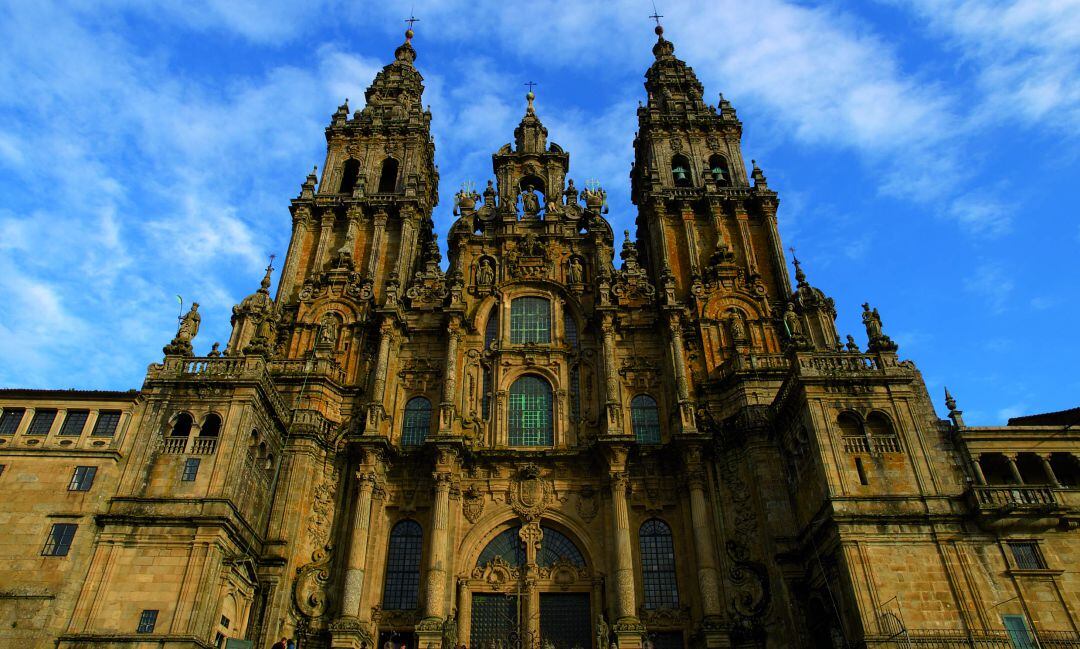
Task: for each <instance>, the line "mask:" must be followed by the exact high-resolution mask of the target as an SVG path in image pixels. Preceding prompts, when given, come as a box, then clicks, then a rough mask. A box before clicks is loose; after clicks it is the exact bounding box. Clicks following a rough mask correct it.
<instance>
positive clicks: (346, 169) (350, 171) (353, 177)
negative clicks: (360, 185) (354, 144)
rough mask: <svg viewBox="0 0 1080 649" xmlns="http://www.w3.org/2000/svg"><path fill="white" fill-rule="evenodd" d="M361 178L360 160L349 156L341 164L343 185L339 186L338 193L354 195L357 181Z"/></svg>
mask: <svg viewBox="0 0 1080 649" xmlns="http://www.w3.org/2000/svg"><path fill="white" fill-rule="evenodd" d="M359 179H360V161H359V160H357V159H356V158H349V159H348V160H346V161H345V164H344V165H342V166H341V186H340V187H339V188H338V193H339V194H348V195H352V193H353V189H355V188H356V181H357V180H359Z"/></svg>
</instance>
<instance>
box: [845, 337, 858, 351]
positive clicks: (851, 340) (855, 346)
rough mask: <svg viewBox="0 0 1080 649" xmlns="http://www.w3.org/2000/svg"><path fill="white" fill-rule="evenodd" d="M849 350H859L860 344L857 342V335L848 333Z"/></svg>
mask: <svg viewBox="0 0 1080 649" xmlns="http://www.w3.org/2000/svg"><path fill="white" fill-rule="evenodd" d="M847 350H848V351H849V352H858V351H859V344H858V343H856V342H855V337H854V336H852V335H851V334H848V335H847Z"/></svg>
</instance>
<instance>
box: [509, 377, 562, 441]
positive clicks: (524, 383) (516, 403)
mask: <svg viewBox="0 0 1080 649" xmlns="http://www.w3.org/2000/svg"><path fill="white" fill-rule="evenodd" d="M551 419H552V416H551V385H550V384H549V383H548V382H547V381H545V380H544V379H542V378H540V377H538V376H523V377H521V378H519V379H518V380H517V381H514V384H513V385H512V386H510V446H551V444H552V443H553V442H554V432H553V429H552V422H551Z"/></svg>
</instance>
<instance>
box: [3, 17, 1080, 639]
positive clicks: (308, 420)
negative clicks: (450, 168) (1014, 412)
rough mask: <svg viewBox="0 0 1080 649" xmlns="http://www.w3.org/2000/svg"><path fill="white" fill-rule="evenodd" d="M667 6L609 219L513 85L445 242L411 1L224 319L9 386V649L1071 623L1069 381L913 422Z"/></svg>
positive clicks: (919, 403)
mask: <svg viewBox="0 0 1080 649" xmlns="http://www.w3.org/2000/svg"><path fill="white" fill-rule="evenodd" d="M657 34H658V39H657V42H656V44H655V46H654V47H653V53H654V55H655V61H654V62H653V64H652V65H651V67H649V69H648V70H647V72H646V74H645V90H646V93H647V101H645V102H644V103H643V104H642V105H641V106H640V107H639V108H638V109H637V116H638V125H639V126H638V132H637V134H636V137H635V140H634V150H635V159H634V165H633V168H632V170H631V174H630V179H629V180H630V183H631V195H632V199H633V202H634V204H635V205H636V207H637V210H638V214H637V223H636V233H635V234H634V236H633V237H631V235H630V233H629V232H625V233H615V232H613V231H612V229H611V227H610V225H609V223H608V221H607V220H606V218H605V213H606V209H607V208H606V200H605V192H604V189H603V188H602V187H599V186H596V185H594V184H589V185H588V186H578V185H575V183H574V181H573V180H572V179H571V178H570V166H569V163H570V154H569V153H568V152H567V151H564V150H563V149H562V148H561V147H560V146H559V145H558V144H556V143H555V142H553V141H550V140H549V137H548V135H549V134H548V131H547V129H546V128H545V127H544V125H543V124H542V122H541V120H540V117H539V116H538V115H537V113H536V110H535V109H534V106H533V99H534V97H533V95H532V93H531V92H530V93H529V95H528V96H527V106H526V108H525V112H524V116H523V117H522V119H521V122H520V123H519V125H518V126H517V128H516V129H515V130H514V133H513V142H511V143H507V144H505V145H503V146H502V147H501V148H499V149H498V150H497V151H495V153H493V155H492V170H493V175H494V177H493V179H492V180H490V181H488V182H487V184H486V187H484V188H483V189H482V191H480V192H477V191H475V190H474V189H472V188H465V189H463V190H462V191H460V192H459V193H458V194H457V195H456V196H455V198H454V205H455V207H454V213H455V216H456V217H457V219H456V221H455V222H454V224H453V226H452V227H451V228H450V230H449V233H448V235H447V236H446V245H445V254H446V257H447V260H446V262H445V263H444V261H443V250H444V249H443V248H442V247H440V244H439V242H438V240H437V236H436V233H435V232H434V226H433V221H432V213H433V210H434V208H435V207H436V204H437V203H438V200H439V197H438V185H439V174H438V170H437V168H436V167H435V163H434V146H435V144H434V141H433V139H432V136H431V133H430V120H431V114H430V113H429V112H427V111H425V110H424V108H423V106H422V103H421V97H422V93H423V84H422V81H423V80H422V77H421V74H420V72H419V71H418V69H417V66H416V57H417V54H416V51H415V49H414V48H413V45H412V43H411V37H412V33H411V32H408V33H407V38H406V41H405V42H404V43H403V44H402V45H401V46H400V47H398V48H397V50H396V51H395V53H394V61H393V62H391V63H390V64H389V65H387V66H386V67H385V68H383V69H382V71H381V72H379V73H378V75H377V76H376V77H375V79H374V81H373V83H372V85H371V86H370V87H369V88H368V89H367V92H366V102H365V106H364V108H363V109H361V110H357V111H355V112H353V113H351V114H350V110H349V107H348V106H347V105H343V106H341V107H339V108H338V110H337V111H336V112H335V113H334V114H333V117H332V118H331V122H330V124H329V126H328V127H327V129H326V140H327V154H326V160H325V163H324V164H323V165H322V175H321V177H319V176H317V175H316V174H314V173H313V174H312V175H310V176H309V177H308V178H307V180H306V181H305V182H304V183H303V185H302V187H301V191H300V194H299V196H298V197H297V198H296V199H294V200H293V201H292V203H291V205H290V211H291V215H292V238H291V243H290V245H289V249H288V254H287V255H286V257H285V260H284V262H283V264H282V268H281V270H280V277H279V280H278V287H277V292H276V295H274V296H271V292H270V286H271V283H272V277H273V272H274V269H273V268H272V267H271V268H267V272H266V276H265V278H264V279H263V281H262V283H261V286H260V288H259V289H258V290H257V291H255V292H254V293H253V294H252V295H251V296H249V297H247V298H245V299H244V300H243V301H242V302H241V303H240V304H238V305H236V306H235V307H234V309H233V316H232V333H231V336H230V339H229V340H228V343H227V345H226V347H225V349H224V350H219V349H218V345H217V344H215V345H214V346H213V348H212V350H210V351H209V352H208V353H207V354H206V355H196V354H195V349H194V346H193V342H192V341H193V339H195V337H196V335H197V333H198V328H199V324H200V323H199V320H200V316H199V313H198V310H197V307H198V305H194V306H193V307H192V309H191V311H190V312H188V314H187V315H186V316H184V318H183V319H182V322H181V325H180V327H179V330H178V332H177V335H176V337H175V339H173V340H172V341H171V342H170V343H169V344H168V345H167V346H166V347H165V349H164V352H165V355H164V359H163V361H162V362H160V363H153V364H152V365H150V367H149V369H148V371H147V376H146V380H145V383H144V384H143V386H142V388H141V390H139V391H131V392H70V391H67V392H65V391H34V390H6V391H0V407H3V415H2V419H0V493H4V494H7V495H8V496H9V497H8V498H6V499H5V503H4V504H3V505H0V520H2V521H4V522H5V523H6V525H5V529H6V530H8V534H7V538H6V540H5V541H4V542H3V545H2V546H0V547H2V549H0V556H2V557H3V558H4V559H5V562H4V566H3V567H0V573H2V576H3V581H4V585H3V586H0V642H3V643H5V644H6V645H7V646H28V647H54V646H59V647H62V648H65V649H75V648H80V649H81V648H91V647H93V648H98V647H132V648H134V647H169V648H181V647H183V648H196V647H200V648H205V647H214V646H229V647H247V646H256V647H268V646H269V645H270V644H271V643H273V642H275V641H276V640H278V639H280V638H282V637H289V638H293V639H295V640H296V641H297V643H298V645H299V646H300V647H334V648H338V649H346V648H348V649H360V648H361V647H365V648H367V649H372V648H374V647H376V646H378V647H386V646H388V643H389V644H390V645H392V646H394V647H402V646H406V647H409V648H410V649H417V648H419V649H440V648H442V649H447V648H449V647H460V646H462V645H464V646H467V647H473V648H475V649H496V648H497V649H541V647H543V648H545V649H546V648H548V647H552V648H554V649H576V648H580V649H610V648H612V647H617V649H640V648H642V647H656V648H658V649H682V648H684V647H685V648H691V647H694V648H706V647H708V648H714V647H770V648H772V647H777V648H779V647H808V648H809V647H813V648H833V647H835V648H840V647H871V646H874V647H886V646H889V647H891V646H912V645H919V646H925V647H995V648H996V647H1003V648H1004V647H1015V648H1026V647H1036V646H1041V647H1050V646H1053V647H1080V636H1078V635H1077V630H1078V626H1077V625H1078V623H1080V619H1078V617H1077V614H1078V612H1080V574H1078V572H1077V570H1078V568H1077V566H1078V563H1080V535H1078V533H1077V532H1076V527H1077V523H1078V522H1080V463H1078V460H1077V457H1078V456H1080V429H1075V428H1073V427H1072V424H1073V423H1075V420H1076V419H1080V412H1073V413H1071V414H1070V413H1068V412H1067V413H1050V414H1047V415H1040V416H1032V417H1028V418H1021V419H1020V420H1017V421H1014V422H1011V425H1009V426H1002V427H995V428H986V427H971V426H967V425H966V424H965V423H964V421H963V418H962V413H961V412H960V411H959V410H958V409H957V407H956V404H955V401H954V400H953V399H952V397H951V396H950V397H949V398H948V401H947V407H948V408H949V417H950V419H949V420H940V419H938V417H937V416H936V415H935V413H934V408H933V405H932V403H931V400H930V397H929V395H928V394H927V390H926V388H925V386H924V384H923V381H922V378H921V376H920V374H919V372H918V370H917V369H916V367H915V365H914V364H913V363H912V362H911V361H908V360H901V359H900V357H899V356H898V355H897V351H898V350H897V345H896V344H895V343H894V342H893V341H892V340H891V339H890V338H889V336H888V335H887V334H886V333H885V330H884V328H883V325H882V318H881V316H880V315H879V314H878V312H877V310H876V309H873V308H872V307H871V306H870V305H869V304H865V305H862V312H863V322H864V323H865V325H866V332H867V339H866V341H865V343H863V344H862V345H861V346H860V343H858V342H856V341H855V340H854V339H853V338H852V337H851V336H847V338H846V340H842V339H841V338H840V337H839V335H838V334H837V331H836V328H835V325H834V321H835V318H836V308H837V307H836V305H835V304H834V302H833V300H832V299H830V298H829V297H827V296H826V294H825V293H824V292H823V291H822V290H820V289H818V288H815V287H814V286H812V285H811V284H810V283H809V281H808V279H807V276H806V274H805V273H804V272H803V270H802V268H801V266H800V264H799V262H798V261H797V260H794V264H795V265H794V268H795V276H794V285H793V284H792V278H791V277H789V274H788V270H787V259H786V258H785V256H784V252H783V246H782V244H781V241H780V236H779V233H778V229H777V206H778V198H777V194H776V192H775V191H773V190H772V189H770V188H769V186H768V183H767V181H766V177H765V174H764V173H763V172H762V170H761V169H760V168H758V167H757V165H756V164H753V165H751V166H750V167H748V166H747V165H746V164H745V160H744V159H743V154H742V149H741V132H742V131H741V129H742V125H741V123H740V121H739V120H738V118H737V116H736V113H735V110H734V108H733V107H732V106H731V104H730V103H729V102H727V101H726V100H724V99H723V98H722V97H721V100H720V102H719V103H718V104H717V105H710V104H707V103H706V102H705V101H704V99H703V96H704V92H703V88H702V85H701V83H700V82H699V81H698V79H697V77H696V76H695V74H694V72H693V70H692V69H691V68H690V67H688V66H687V65H686V64H685V63H684V62H683V61H681V60H679V59H678V58H677V57H676V56H675V53H674V50H675V48H674V45H673V44H672V43H671V42H670V41H668V40H666V39H665V38H664V36H663V32H662V30H661V29H659V28H658V30H657ZM1070 417H1071V419H1070ZM247 643H251V644H247ZM905 643H906V644H905Z"/></svg>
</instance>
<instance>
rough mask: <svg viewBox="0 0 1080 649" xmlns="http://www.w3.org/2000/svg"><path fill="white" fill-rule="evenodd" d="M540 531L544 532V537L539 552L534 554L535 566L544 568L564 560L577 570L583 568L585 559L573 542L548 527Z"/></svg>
mask: <svg viewBox="0 0 1080 649" xmlns="http://www.w3.org/2000/svg"><path fill="white" fill-rule="evenodd" d="M541 529H542V530H543V532H544V537H543V539H541V540H540V551H539V552H537V553H536V564H537V565H538V566H540V567H542V568H544V567H548V566H551V565H552V564H554V563H555V562H556V561H559V560H566V561H569V562H570V563H572V564H574V565H575V566H578V567H579V568H584V567H585V557H583V556H582V555H581V550H578V547H577V546H576V545H574V542H573V541H571V540H570V539H569V538H567V536H566V535H565V534H563V533H562V532H559V531H557V530H553V529H551V528H550V527H543V528H541Z"/></svg>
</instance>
